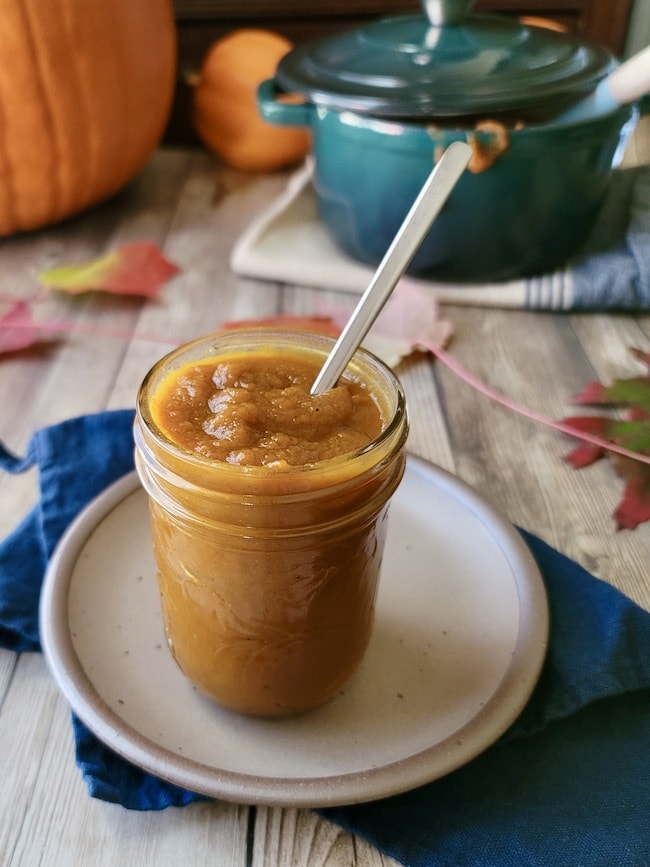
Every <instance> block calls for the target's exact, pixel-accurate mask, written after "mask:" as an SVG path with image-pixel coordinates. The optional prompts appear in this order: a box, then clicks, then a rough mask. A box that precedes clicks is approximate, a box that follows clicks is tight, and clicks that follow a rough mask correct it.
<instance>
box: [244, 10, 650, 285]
mask: <svg viewBox="0 0 650 867" xmlns="http://www.w3.org/2000/svg"><path fill="white" fill-rule="evenodd" d="M469 5H471V0H428V2H427V3H426V10H425V11H426V15H413V16H398V17H393V18H386V19H381V20H379V21H377V22H375V23H374V24H372V25H370V26H369V27H367V28H365V29H364V30H361V31H354V32H351V33H348V34H345V35H344V36H342V37H335V38H332V39H326V40H321V41H319V42H315V43H310V44H307V45H305V46H299V47H297V48H295V49H293V50H292V51H291V52H290V53H289V54H288V55H286V57H285V58H284V59H283V60H282V61H281V62H280V65H279V67H278V69H277V72H276V76H275V78H274V79H273V80H271V81H267V82H265V83H264V84H263V85H262V86H261V88H260V90H259V93H258V104H259V108H260V111H261V113H262V115H263V116H264V117H265V118H266V119H267V120H268V121H270V122H273V123H278V124H282V125H291V126H296V125H298V126H308V127H310V128H311V131H312V135H313V154H314V159H315V168H314V188H315V191H316V197H317V202H318V208H319V213H320V217H321V219H322V221H323V223H324V225H325V226H326V227H327V229H328V230H329V232H330V234H331V235H332V237H333V238H334V239H335V241H336V242H337V243H338V245H339V246H340V247H341V248H342V249H343V250H344V251H345V252H347V253H348V254H349V255H351V256H352V257H353V258H355V259H357V260H361V261H363V262H367V263H370V264H373V265H376V264H378V263H379V261H380V260H381V258H382V257H383V255H384V253H385V251H386V249H387V247H388V245H389V244H390V242H391V240H392V238H393V236H394V235H395V233H396V231H397V229H398V228H399V226H400V224H401V222H402V220H403V218H404V216H405V215H406V213H407V211H408V209H409V207H410V206H411V204H412V202H413V200H414V199H415V197H416V195H417V193H418V191H419V190H420V188H421V186H422V184H423V183H424V181H425V179H426V177H427V175H428V174H429V172H430V170H431V167H432V165H433V164H434V163H435V161H436V159H437V158H438V157H439V154H440V153H441V151H442V150H444V148H445V147H447V146H448V145H449V143H450V142H452V141H454V140H458V139H460V140H468V139H469V140H470V142H474V146H475V147H477V153H478V151H479V150H481V153H483V154H485V152H486V151H487V158H486V159H483V160H478V162H479V163H481V162H482V166H481V165H479V166H478V168H479V170H478V171H474V172H472V171H466V172H465V174H464V175H463V177H462V178H461V180H460V182H459V183H458V185H457V187H456V188H455V190H454V191H453V193H452V195H451V197H450V199H449V201H448V203H447V205H446V206H445V208H444V209H443V211H442V213H441V214H440V216H439V217H438V218H437V220H436V222H435V224H434V226H433V227H432V229H431V231H430V232H429V234H428V235H427V237H426V238H425V240H424V242H423V244H422V246H421V248H420V250H419V251H418V253H417V254H416V256H415V258H414V260H413V262H412V264H411V266H410V268H409V270H410V272H411V273H414V274H419V275H423V276H428V277H432V278H434V279H439V280H449V281H458V282H463V281H496V280H506V279H511V278H516V277H521V276H525V275H530V274H535V273H544V272H548V271H550V270H553V269H555V268H557V267H559V266H561V265H562V264H563V263H565V262H566V261H567V260H568V259H569V258H570V257H571V256H572V255H573V254H574V253H576V251H577V250H578V249H579V247H580V245H581V244H582V243H583V242H584V240H585V238H586V237H587V236H588V233H589V230H590V229H591V227H592V225H593V223H594V221H595V218H596V216H597V214H598V210H599V208H600V205H601V203H602V201H603V197H604V195H605V192H606V189H607V185H608V183H609V181H610V177H611V174H612V169H613V167H614V166H615V165H616V163H617V160H618V157H619V155H620V154H621V153H622V149H623V146H624V143H625V141H626V138H627V136H628V135H629V133H630V132H631V130H632V128H633V125H634V121H635V119H636V117H637V115H638V109H637V108H636V107H635V106H633V105H632V106H630V105H626V106H614V107H611V106H607V107H605V108H603V107H602V106H601V105H600V104H597V103H595V104H594V105H593V106H590V105H589V94H590V93H591V92H592V91H593V90H594V89H595V88H596V86H597V85H598V84H599V82H602V81H603V80H604V79H606V77H607V76H608V75H609V74H610V73H611V71H612V70H613V69H614V68H615V67H616V65H617V64H616V61H615V60H614V58H613V57H612V55H611V54H610V53H609V52H608V51H607V50H606V49H604V48H602V47H600V46H596V45H590V44H587V43H584V42H582V41H579V40H577V39H576V38H574V37H572V36H570V35H568V34H565V33H557V32H553V31H551V30H549V29H547V28H543V27H539V26H531V25H524V24H522V23H520V22H519V21H517V20H515V19H512V18H509V17H506V16H485V15H469V14H467V9H468V6H469ZM287 93H291V94H300V95H301V96H302V98H303V101H302V102H300V103H294V102H287V101H284V95H286V94H287ZM576 103H577V104H580V106H581V107H582V110H581V111H580V112H579V113H578V119H575V118H574V119H571V106H572V105H574V104H576ZM486 120H487V121H490V122H493V121H496V124H495V123H490V124H489V125H488V127H489V128H488V130H487V131H480V130H481V123H480V122H481V121H486ZM477 124H478V126H477ZM500 150H502V152H501V153H498V152H499V151H500ZM495 154H497V155H495ZM481 169H482V170H481Z"/></svg>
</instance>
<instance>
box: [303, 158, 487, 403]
mask: <svg viewBox="0 0 650 867" xmlns="http://www.w3.org/2000/svg"><path fill="white" fill-rule="evenodd" d="M471 156H472V149H471V148H470V147H469V145H467V144H465V143H464V142H460V141H457V142H452V144H451V145H449V147H448V148H447V149H446V151H445V152H444V154H443V156H442V158H441V159H440V160H439V161H438V163H437V164H436V166H435V168H434V169H433V171H432V172H431V174H430V175H429V177H428V178H427V180H426V181H425V184H424V186H423V187H422V189H421V190H420V192H419V194H418V196H417V198H416V200H415V202H413V205H412V206H411V209H410V211H409V212H408V214H407V215H406V218H405V220H404V222H403V223H402V225H401V226H400V228H399V230H398V232H397V234H396V235H395V238H394V239H393V241H392V243H391V245H390V247H389V248H388V250H387V251H386V254H385V256H384V258H383V259H382V261H381V262H380V264H379V267H378V268H377V270H376V271H375V274H374V276H373V278H372V280H371V281H370V283H369V284H368V287H367V289H366V290H365V292H364V293H363V295H362V296H361V298H360V300H359V303H358V304H357V306H356V308H355V309H354V312H353V313H352V315H351V317H350V319H349V320H348V321H347V323H346V325H345V328H344V329H343V331H342V332H341V335H340V336H339V338H338V340H337V341H336V343H335V344H334V346H333V348H332V351H331V352H330V354H329V355H328V357H327V358H326V360H325V363H324V364H323V366H322V367H321V369H320V371H319V373H318V376H317V377H316V379H315V380H314V384H313V385H312V387H311V394H312V395H317V394H322V393H323V392H324V391H327V390H328V389H330V388H333V387H334V386H335V385H336V383H337V381H338V379H339V377H340V376H341V374H342V373H343V371H344V370H345V368H346V366H347V364H348V362H349V361H350V359H351V358H352V356H353V355H354V353H355V352H356V350H357V349H358V348H359V346H360V345H361V342H362V340H363V338H364V337H365V336H366V334H367V333H368V331H369V330H370V326H371V325H372V323H373V322H374V321H375V319H376V318H377V316H378V315H379V313H380V311H381V309H382V307H383V306H384V304H385V303H386V301H387V300H388V298H389V296H390V294H391V292H392V291H393V289H394V288H395V286H396V284H397V281H398V280H399V278H400V277H401V276H402V274H403V273H404V271H405V270H406V268H407V266H408V264H409V262H410V261H411V259H412V258H413V256H414V255H415V252H416V250H417V249H418V247H419V246H420V244H421V243H422V239H423V238H424V236H425V235H426V233H427V232H428V231H429V229H430V227H431V224H432V223H433V221H434V220H435V218H436V217H437V216H438V214H439V213H440V211H441V209H442V206H443V205H444V203H445V202H446V201H447V198H448V196H449V194H450V193H451V191H452V190H453V188H454V187H455V186H456V183H457V182H458V180H459V178H460V176H461V175H462V173H463V172H464V171H465V169H466V168H467V164H468V163H469V160H470V157H471Z"/></svg>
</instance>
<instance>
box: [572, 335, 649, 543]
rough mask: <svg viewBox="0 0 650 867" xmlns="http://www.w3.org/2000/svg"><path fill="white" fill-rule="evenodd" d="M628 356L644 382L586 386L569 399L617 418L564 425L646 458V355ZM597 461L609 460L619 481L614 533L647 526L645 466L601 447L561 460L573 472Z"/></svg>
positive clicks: (582, 448) (583, 448)
mask: <svg viewBox="0 0 650 867" xmlns="http://www.w3.org/2000/svg"><path fill="white" fill-rule="evenodd" d="M631 352H632V353H633V355H634V356H635V357H636V358H638V360H639V361H640V362H641V363H643V364H645V365H646V367H647V368H648V370H649V373H648V374H646V375H645V376H636V377H630V378H629V379H616V380H614V381H613V382H612V383H611V385H608V386H606V385H603V384H602V383H600V382H590V383H588V384H587V385H586V387H585V388H584V389H583V390H582V391H581V392H580V394H579V395H577V397H576V398H575V399H574V401H575V403H579V404H585V405H587V404H588V405H591V406H600V407H602V408H607V409H609V410H617V411H619V412H622V417H620V416H615V415H613V414H610V415H585V416H571V417H569V418H566V419H564V423H565V424H567V425H568V426H569V427H572V428H575V429H576V431H582V432H585V433H590V434H594V435H595V436H598V437H599V438H601V439H603V440H606V441H607V442H610V443H612V444H613V445H618V446H622V447H623V448H625V449H627V450H628V451H630V452H636V453H637V454H639V455H648V456H650V353H648V352H643V351H642V350H640V349H632V350H631ZM602 457H609V458H610V460H611V462H612V466H613V467H614V470H615V471H616V473H617V474H618V475H619V476H620V477H621V478H622V479H623V481H624V487H623V495H622V497H621V500H620V502H619V504H618V506H617V507H616V510H615V512H614V518H615V520H616V524H617V527H618V529H619V530H621V529H626V530H633V529H634V528H635V527H638V526H639V524H642V523H644V522H645V521H650V465H649V464H648V463H645V462H643V461H640V460H634V459H633V458H630V457H625V456H622V455H619V454H616V453H615V452H610V451H608V450H607V449H606V448H603V447H602V446H596V445H592V444H590V443H587V442H581V443H580V445H578V446H576V448H574V449H573V450H572V451H571V452H569V454H568V455H567V456H566V460H567V461H569V463H570V464H571V465H572V466H574V467H575V468H576V469H580V468H582V467H587V466H589V465H590V464H593V463H594V462H595V461H597V460H599V459H600V458H602Z"/></svg>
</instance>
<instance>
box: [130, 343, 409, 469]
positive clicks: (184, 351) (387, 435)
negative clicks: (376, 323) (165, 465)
mask: <svg viewBox="0 0 650 867" xmlns="http://www.w3.org/2000/svg"><path fill="white" fill-rule="evenodd" d="M217 344H218V345H219V351H218V352H215V353H214V357H215V359H217V358H218V357H219V355H220V354H222V353H224V352H225V351H226V350H227V347H228V346H230V347H231V348H232V349H235V348H236V349H237V350H246V347H251V350H250V351H252V347H253V346H254V347H256V348H259V347H260V346H265V347H266V346H269V345H271V346H282V345H287V346H289V345H290V346H294V347H302V348H304V349H305V350H306V351H307V352H310V351H311V352H312V353H313V352H314V351H317V352H319V354H322V355H323V360H325V357H326V356H327V354H328V353H329V350H330V349H331V347H332V346H333V345H334V339H333V338H332V337H329V336H328V335H323V334H318V333H316V332H311V331H300V330H289V329H275V328H258V329H233V330H232V331H221V332H216V333H214V334H209V335H205V336H203V337H199V338H196V339H195V340H192V341H189V342H188V343H184V344H183V345H181V346H179V347H177V348H176V349H173V350H171V351H170V352H168V353H167V354H165V355H164V356H162V358H160V359H159V360H158V361H157V362H156V363H155V364H154V365H153V366H152V367H151V368H150V369H149V371H148V372H147V374H146V375H145V377H144V379H143V380H142V383H141V385H140V388H139V390H138V395H137V400H136V419H137V421H136V423H138V422H139V423H140V424H141V426H142V427H143V428H144V429H145V430H146V431H148V433H149V434H150V435H151V436H152V437H153V438H154V439H155V442H156V447H157V448H158V449H162V450H163V451H164V452H166V453H167V454H168V455H169V456H170V457H171V458H173V459H176V460H178V459H182V460H183V461H184V462H187V463H189V464H191V465H193V466H194V467H196V468H200V467H205V468H206V469H207V468H208V467H210V468H211V469H214V467H215V464H218V465H219V472H220V473H221V472H223V473H226V474H232V475H238V476H241V475H242V473H244V474H245V475H246V477H247V478H249V479H254V478H269V477H270V476H273V477H279V476H280V475H281V474H283V473H289V472H290V473H292V474H296V473H299V474H300V475H309V474H310V473H314V474H316V473H319V472H323V471H324V470H326V469H327V470H328V469H332V470H335V469H336V468H337V467H338V466H340V465H341V464H342V463H346V462H348V461H350V460H353V459H358V458H361V457H363V456H364V455H366V454H368V453H369V452H372V451H374V450H375V449H378V448H380V447H381V446H382V445H383V444H385V443H387V442H390V441H391V439H392V438H394V437H395V436H396V435H397V434H398V433H399V430H400V428H401V427H403V426H405V425H406V424H407V416H406V396H405V394H404V389H403V387H402V385H401V383H400V381H399V379H398V378H397V377H396V376H395V374H394V373H393V371H392V370H391V369H390V367H389V366H388V365H387V364H386V363H385V362H384V361H382V359H380V358H379V357H378V356H377V355H375V354H374V353H373V352H371V351H370V350H368V349H365V348H364V347H362V348H360V349H358V350H357V352H356V353H355V355H354V356H353V359H352V360H351V362H350V365H348V368H346V370H348V369H349V367H350V366H353V367H354V366H357V367H365V368H366V369H372V370H373V371H374V372H375V373H376V374H379V375H381V377H383V379H384V380H385V381H386V383H387V384H389V385H390V387H391V391H392V393H394V395H395V405H394V407H392V408H391V415H390V418H387V420H386V423H385V424H384V425H383V426H382V429H381V431H380V433H379V434H378V435H377V436H376V437H375V438H374V439H372V440H371V441H370V442H368V443H365V444H364V445H363V446H360V447H359V448H356V449H353V450H351V451H348V452H344V453H343V454H341V455H336V456H335V457H330V458H324V459H322V460H320V461H315V462H313V463H311V464H303V465H289V466H286V467H276V466H268V465H263V466H250V465H241V464H230V463H228V462H227V461H215V460H214V459H213V458H209V457H206V456H204V455H201V454H199V453H197V452H194V451H190V450H188V449H184V448H183V447H181V446H179V445H178V444H177V443H175V442H174V441H173V440H171V439H170V438H169V437H168V436H166V435H165V433H164V432H163V431H162V430H161V429H160V428H159V426H158V425H157V424H156V422H155V421H154V419H153V417H152V415H151V413H150V412H149V411H148V404H147V401H148V395H149V393H150V391H151V389H152V387H153V385H154V383H155V380H156V377H160V378H162V376H163V375H164V373H165V372H167V371H166V369H167V368H169V365H170V364H171V363H172V362H173V361H174V360H178V361H179V363H186V362H187V361H191V360H192V357H193V356H194V357H196V359H197V360H198V359H199V358H201V359H205V357H206V355H205V353H204V352H201V350H204V349H205V348H206V347H209V346H210V345H212V346H213V347H216V346H217ZM379 408H380V410H382V412H383V411H384V409H385V407H382V406H381V405H380V407H379Z"/></svg>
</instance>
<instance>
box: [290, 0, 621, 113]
mask: <svg viewBox="0 0 650 867" xmlns="http://www.w3.org/2000/svg"><path fill="white" fill-rule="evenodd" d="M424 2H425V10H424V11H425V13H426V14H420V15H402V16H393V17H389V18H382V19H379V20H378V21H375V22H373V23H372V24H370V25H369V26H367V27H365V28H362V29H360V30H355V31H351V32H348V33H344V34H343V35H339V36H335V37H329V38H326V39H322V40H318V41H316V42H311V43H307V44H304V45H300V46H297V47H296V48H294V49H293V50H292V51H290V52H289V53H288V54H287V55H285V57H284V58H283V59H282V60H281V61H280V64H279V66H278V69H277V72H276V78H275V80H276V84H277V85H278V87H279V88H281V89H282V90H284V91H286V92H298V93H301V94H302V95H303V96H305V97H307V98H308V99H309V100H311V101H312V102H314V103H317V104H320V105H327V106H329V107H334V108H339V109H346V108H347V109H352V110H353V111H356V112H360V113H363V114H373V115H380V116H389V117H403V118H405V117H412V118H424V117H445V116H447V117H449V116H454V115H455V116H458V115H464V116H467V115H476V114H480V115H485V114H486V113H497V112H498V113H503V112H511V111H522V110H523V111H525V110H526V109H528V108H534V109H535V110H538V109H539V104H540V102H542V103H550V102H557V103H559V104H565V103H566V102H568V101H572V100H573V99H579V98H580V97H581V96H583V95H585V94H586V93H587V92H589V91H591V90H592V89H593V88H594V87H595V86H596V85H597V84H598V82H599V81H600V79H602V78H604V77H605V76H606V75H607V74H608V72H609V71H611V69H612V68H613V67H614V66H615V65H616V64H615V61H614V58H613V56H612V55H611V54H610V52H609V51H608V50H607V49H606V48H603V47H601V46H598V45H592V44H589V43H585V42H584V41H581V40H579V39H578V38H577V37H575V36H572V35H570V34H567V33H558V32H556V31H554V30H550V29H548V28H546V27H539V26H528V25H525V24H522V23H521V22H520V21H519V20H518V19H517V18H514V17H511V16H506V15H474V14H468V11H469V8H470V6H471V3H472V0H424Z"/></svg>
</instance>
